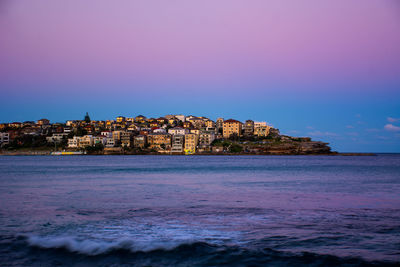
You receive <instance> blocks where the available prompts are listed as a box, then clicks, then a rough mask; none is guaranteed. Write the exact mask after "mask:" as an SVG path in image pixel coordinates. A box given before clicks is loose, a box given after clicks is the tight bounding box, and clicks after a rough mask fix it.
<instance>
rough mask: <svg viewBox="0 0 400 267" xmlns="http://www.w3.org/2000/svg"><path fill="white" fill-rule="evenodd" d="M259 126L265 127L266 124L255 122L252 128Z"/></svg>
mask: <svg viewBox="0 0 400 267" xmlns="http://www.w3.org/2000/svg"><path fill="white" fill-rule="evenodd" d="M259 126H267V123H266V122H265V121H255V122H254V128H255V127H259Z"/></svg>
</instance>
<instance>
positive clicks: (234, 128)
mask: <svg viewBox="0 0 400 267" xmlns="http://www.w3.org/2000/svg"><path fill="white" fill-rule="evenodd" d="M222 135H223V137H224V138H229V137H231V136H235V135H236V136H241V135H242V123H241V122H240V121H237V120H233V119H229V120H226V121H224V123H223V130H222Z"/></svg>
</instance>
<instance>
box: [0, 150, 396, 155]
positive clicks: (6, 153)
mask: <svg viewBox="0 0 400 267" xmlns="http://www.w3.org/2000/svg"><path fill="white" fill-rule="evenodd" d="M53 152H54V151H10V152H4V151H1V152H0V156H377V155H378V154H396V153H372V152H371V153H368V152H343V153H341V152H332V153H325V154H324V153H315V154H312V153H310V154H290V153H287V154H286V153H277V154H272V153H271V154H256V153H198V154H190V155H185V154H171V153H111V154H104V153H102V154H75V155H53V154H51V153H53Z"/></svg>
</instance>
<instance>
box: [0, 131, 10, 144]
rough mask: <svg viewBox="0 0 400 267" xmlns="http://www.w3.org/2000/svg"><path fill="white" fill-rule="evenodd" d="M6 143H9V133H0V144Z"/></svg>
mask: <svg viewBox="0 0 400 267" xmlns="http://www.w3.org/2000/svg"><path fill="white" fill-rule="evenodd" d="M8 143H10V134H9V133H0V146H3V145H7V144H8Z"/></svg>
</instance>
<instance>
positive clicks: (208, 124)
mask: <svg viewBox="0 0 400 267" xmlns="http://www.w3.org/2000/svg"><path fill="white" fill-rule="evenodd" d="M204 124H205V127H206V128H215V126H216V125H215V122H213V121H212V120H206V121H205V122H204Z"/></svg>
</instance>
